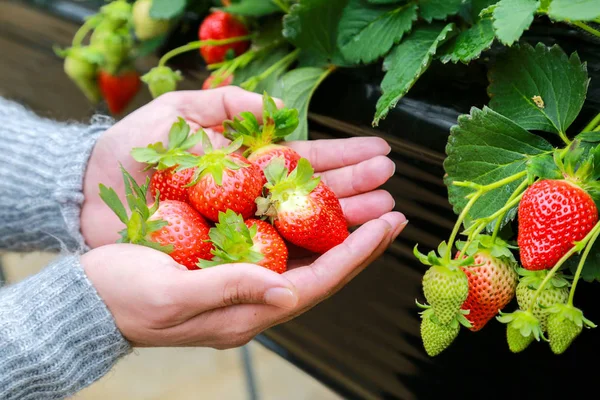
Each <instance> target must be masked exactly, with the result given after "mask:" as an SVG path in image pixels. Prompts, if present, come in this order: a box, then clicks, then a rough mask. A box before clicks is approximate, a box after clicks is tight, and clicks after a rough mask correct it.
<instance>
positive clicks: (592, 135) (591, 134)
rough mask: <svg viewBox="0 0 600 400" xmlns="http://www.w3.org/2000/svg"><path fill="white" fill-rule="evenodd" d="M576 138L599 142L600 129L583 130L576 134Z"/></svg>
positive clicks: (583, 140)
mask: <svg viewBox="0 0 600 400" xmlns="http://www.w3.org/2000/svg"><path fill="white" fill-rule="evenodd" d="M575 139H578V140H580V141H582V142H591V143H598V142H600V131H588V132H582V133H580V134H579V135H577V136H575Z"/></svg>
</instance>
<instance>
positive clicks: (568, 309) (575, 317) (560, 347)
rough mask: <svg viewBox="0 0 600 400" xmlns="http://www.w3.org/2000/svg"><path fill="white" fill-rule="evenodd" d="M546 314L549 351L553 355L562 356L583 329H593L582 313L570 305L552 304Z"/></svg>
mask: <svg viewBox="0 0 600 400" xmlns="http://www.w3.org/2000/svg"><path fill="white" fill-rule="evenodd" d="M546 311H547V313H548V340H549V341H550V349H551V350H552V352H553V353H554V354H562V353H564V352H565V350H567V349H568V348H569V346H570V345H571V343H573V340H575V338H576V337H577V336H579V334H580V333H581V331H582V330H583V328H584V327H587V328H595V327H596V324H594V323H593V322H592V321H590V320H589V319H587V318H585V317H584V316H583V312H582V311H581V310H580V309H579V308H576V307H573V305H572V304H560V303H558V304H554V305H553V306H551V307H549V308H548V309H547V310H546Z"/></svg>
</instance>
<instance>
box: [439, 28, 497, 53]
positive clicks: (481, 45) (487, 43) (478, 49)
mask: <svg viewBox="0 0 600 400" xmlns="http://www.w3.org/2000/svg"><path fill="white" fill-rule="evenodd" d="M494 38H495V35H494V28H493V26H492V21H490V20H489V19H482V20H480V21H478V22H477V23H476V24H475V25H473V26H472V27H470V28H469V29H467V30H465V31H462V32H461V33H460V34H459V35H458V36H457V37H456V38H454V39H452V41H450V43H448V45H447V46H444V50H443V54H442V55H441V57H440V60H441V61H442V62H443V63H444V64H445V63H448V62H450V61H452V62H453V63H455V64H456V63H458V62H459V61H460V62H463V63H465V64H468V63H469V62H470V61H472V60H475V59H477V58H479V57H480V56H481V53H482V52H484V51H485V50H487V49H489V48H490V47H491V46H492V43H494Z"/></svg>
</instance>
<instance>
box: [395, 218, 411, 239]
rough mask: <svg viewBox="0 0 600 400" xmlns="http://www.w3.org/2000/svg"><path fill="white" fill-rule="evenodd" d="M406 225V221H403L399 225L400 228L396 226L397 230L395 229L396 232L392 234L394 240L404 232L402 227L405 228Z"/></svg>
mask: <svg viewBox="0 0 600 400" xmlns="http://www.w3.org/2000/svg"><path fill="white" fill-rule="evenodd" d="M406 225H408V220H406V221H404V222H403V223H401V224H400V226H398V229H396V232H394V239H395V238H397V237H398V235H399V234H400V232H402V231H403V230H404V227H406Z"/></svg>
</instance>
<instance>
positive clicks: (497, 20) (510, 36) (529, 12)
mask: <svg viewBox="0 0 600 400" xmlns="http://www.w3.org/2000/svg"><path fill="white" fill-rule="evenodd" d="M539 6H540V2H539V1H537V0H500V1H499V2H498V4H497V5H496V8H495V9H494V30H495V31H496V36H497V37H498V39H499V40H500V42H502V43H503V44H505V45H507V46H511V45H512V44H513V43H514V42H516V41H517V40H519V38H520V37H521V35H522V34H523V32H525V30H526V29H528V28H529V25H531V22H533V16H534V14H535V12H536V10H537V9H538V8H539Z"/></svg>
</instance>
